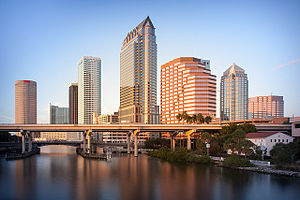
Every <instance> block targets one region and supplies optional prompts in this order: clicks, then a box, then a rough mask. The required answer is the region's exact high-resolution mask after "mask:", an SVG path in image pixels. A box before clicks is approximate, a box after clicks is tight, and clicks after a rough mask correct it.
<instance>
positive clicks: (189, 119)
mask: <svg viewBox="0 0 300 200" xmlns="http://www.w3.org/2000/svg"><path fill="white" fill-rule="evenodd" d="M186 122H187V123H188V124H191V123H193V117H191V116H189V115H188V116H187V118H186Z"/></svg>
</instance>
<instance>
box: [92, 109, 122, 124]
mask: <svg viewBox="0 0 300 200" xmlns="http://www.w3.org/2000/svg"><path fill="white" fill-rule="evenodd" d="M93 116H94V117H93V124H115V123H119V113H118V112H115V113H114V114H111V115H99V116H98V115H97V113H94V115H93Z"/></svg>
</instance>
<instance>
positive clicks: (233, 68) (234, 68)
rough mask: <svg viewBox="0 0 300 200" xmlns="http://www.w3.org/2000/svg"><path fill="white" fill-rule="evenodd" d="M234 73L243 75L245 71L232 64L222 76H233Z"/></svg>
mask: <svg viewBox="0 0 300 200" xmlns="http://www.w3.org/2000/svg"><path fill="white" fill-rule="evenodd" d="M234 73H245V70H243V69H242V68H241V67H239V66H237V65H236V64H235V63H232V65H231V66H230V67H229V68H228V69H227V70H226V71H225V72H224V74H223V75H228V74H234Z"/></svg>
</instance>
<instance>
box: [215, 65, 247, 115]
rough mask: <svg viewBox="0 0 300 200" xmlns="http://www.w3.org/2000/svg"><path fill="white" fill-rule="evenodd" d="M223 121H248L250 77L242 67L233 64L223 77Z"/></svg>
mask: <svg viewBox="0 0 300 200" xmlns="http://www.w3.org/2000/svg"><path fill="white" fill-rule="evenodd" d="M220 88H221V95H220V97H221V99H220V104H221V112H220V115H221V120H222V121H228V120H229V121H233V120H246V119H248V77H247V74H246V73H245V70H243V69H242V68H241V67H239V66H237V65H236V64H235V63H233V64H232V65H231V66H230V67H229V68H228V69H227V70H226V71H225V72H224V73H223V76H222V77H221V83H220Z"/></svg>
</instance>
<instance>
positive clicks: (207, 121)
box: [204, 115, 212, 124]
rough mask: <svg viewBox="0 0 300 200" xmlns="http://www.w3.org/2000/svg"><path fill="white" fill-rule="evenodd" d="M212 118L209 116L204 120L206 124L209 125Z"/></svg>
mask: <svg viewBox="0 0 300 200" xmlns="http://www.w3.org/2000/svg"><path fill="white" fill-rule="evenodd" d="M211 120H212V118H211V116H209V115H207V116H206V117H205V119H204V121H205V123H207V124H209V123H210V122H211Z"/></svg>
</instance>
